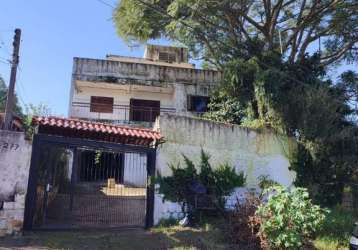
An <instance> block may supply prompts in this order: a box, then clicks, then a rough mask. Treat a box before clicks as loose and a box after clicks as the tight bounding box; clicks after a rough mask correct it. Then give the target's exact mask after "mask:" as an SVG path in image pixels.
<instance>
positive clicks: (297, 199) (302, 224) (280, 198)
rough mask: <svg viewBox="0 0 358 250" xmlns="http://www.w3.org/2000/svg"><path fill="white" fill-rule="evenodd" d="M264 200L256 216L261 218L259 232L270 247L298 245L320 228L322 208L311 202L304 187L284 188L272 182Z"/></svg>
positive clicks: (322, 214)
mask: <svg viewBox="0 0 358 250" xmlns="http://www.w3.org/2000/svg"><path fill="white" fill-rule="evenodd" d="M266 192H267V193H268V194H269V199H268V201H267V203H264V204H261V205H260V206H259V207H258V209H257V211H256V213H255V216H256V217H258V219H259V221H260V229H259V236H260V238H261V239H262V241H266V242H267V243H268V245H269V247H270V249H301V247H302V246H303V245H304V244H305V243H306V242H307V241H308V240H309V239H312V237H313V234H314V233H315V232H316V231H317V230H318V229H319V228H320V226H321V224H322V222H323V220H324V218H325V211H324V210H322V209H321V208H320V207H319V206H317V205H313V204H312V202H311V200H310V199H309V195H308V192H307V191H306V190H305V189H303V188H294V189H292V190H287V189H285V188H283V187H281V186H275V187H273V188H269V189H267V190H266Z"/></svg>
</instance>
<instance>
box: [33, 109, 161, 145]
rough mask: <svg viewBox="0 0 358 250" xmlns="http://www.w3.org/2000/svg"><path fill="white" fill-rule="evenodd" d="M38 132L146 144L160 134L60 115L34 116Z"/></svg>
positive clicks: (159, 136) (157, 138) (157, 137)
mask: <svg viewBox="0 0 358 250" xmlns="http://www.w3.org/2000/svg"><path fill="white" fill-rule="evenodd" d="M32 124H33V125H37V126H38V133H42V134H52V135H60V136H67V137H77V138H84V139H89V140H99V141H109V142H115V143H123V144H134V145H146V146H149V145H150V144H151V143H152V142H153V141H159V140H161V139H162V136H161V135H160V133H159V132H156V131H154V130H151V129H143V128H134V127H128V126H121V125H113V124H108V123H100V122H93V121H87V120H78V119H70V118H61V117H55V116H51V117H43V116H36V117H34V118H33V120H32Z"/></svg>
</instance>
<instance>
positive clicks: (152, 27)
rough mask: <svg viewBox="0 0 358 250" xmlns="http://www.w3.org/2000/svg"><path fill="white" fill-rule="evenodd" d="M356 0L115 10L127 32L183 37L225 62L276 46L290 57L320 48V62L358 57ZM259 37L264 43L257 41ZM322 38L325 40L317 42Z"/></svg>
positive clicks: (155, 3)
mask: <svg viewBox="0 0 358 250" xmlns="http://www.w3.org/2000/svg"><path fill="white" fill-rule="evenodd" d="M355 4H356V3H355V0H260V1H255V0H244V1H242V0H225V1H202V0H122V1H120V2H119V4H118V7H117V8H116V10H115V12H114V18H113V20H114V22H115V24H116V27H117V30H118V33H119V35H120V36H121V37H123V38H125V39H127V40H132V39H138V40H141V41H146V40H149V39H156V38H160V37H167V38H169V39H172V40H175V41H179V42H181V43H183V44H185V45H186V46H188V47H189V48H190V50H191V52H192V53H193V55H195V56H198V57H200V58H203V59H204V60H206V61H208V62H211V63H212V64H214V65H217V66H220V65H223V64H226V63H227V62H229V61H231V60H235V59H237V58H245V57H247V56H248V57H251V56H252V54H251V52H250V51H252V48H254V47H257V46H258V45H259V46H260V47H261V49H259V50H258V51H257V53H259V52H261V51H262V50H264V51H276V52H280V53H281V54H282V55H284V56H285V57H286V58H287V60H288V61H289V62H290V63H297V62H302V61H304V60H305V55H306V53H308V51H314V52H315V51H316V52H318V51H320V52H321V53H322V57H321V60H320V63H321V64H322V65H328V64H332V63H336V62H338V61H340V60H346V61H354V60H357V53H356V49H357V47H356V46H357V41H358V36H357V34H358V21H357V20H358V18H357V16H358V11H357V8H356V6H355ZM257 40H259V41H260V43H257ZM317 44H319V46H317Z"/></svg>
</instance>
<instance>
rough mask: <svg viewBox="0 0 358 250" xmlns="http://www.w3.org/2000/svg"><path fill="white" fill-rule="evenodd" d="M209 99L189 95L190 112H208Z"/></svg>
mask: <svg viewBox="0 0 358 250" xmlns="http://www.w3.org/2000/svg"><path fill="white" fill-rule="evenodd" d="M208 103H209V97H207V96H198V95H189V96H188V111H193V112H200V113H202V112H206V111H207V110H208Z"/></svg>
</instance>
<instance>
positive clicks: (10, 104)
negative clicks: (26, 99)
mask: <svg viewBox="0 0 358 250" xmlns="http://www.w3.org/2000/svg"><path fill="white" fill-rule="evenodd" d="M20 38H21V30H20V29H15V36H14V42H13V46H14V50H13V54H12V62H11V74H10V82H9V89H8V90H7V98H6V106H5V119H4V125H5V129H8V130H10V129H11V123H12V114H13V111H14V101H15V93H14V92H15V82H16V73H17V65H18V64H19V50H20Z"/></svg>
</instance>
